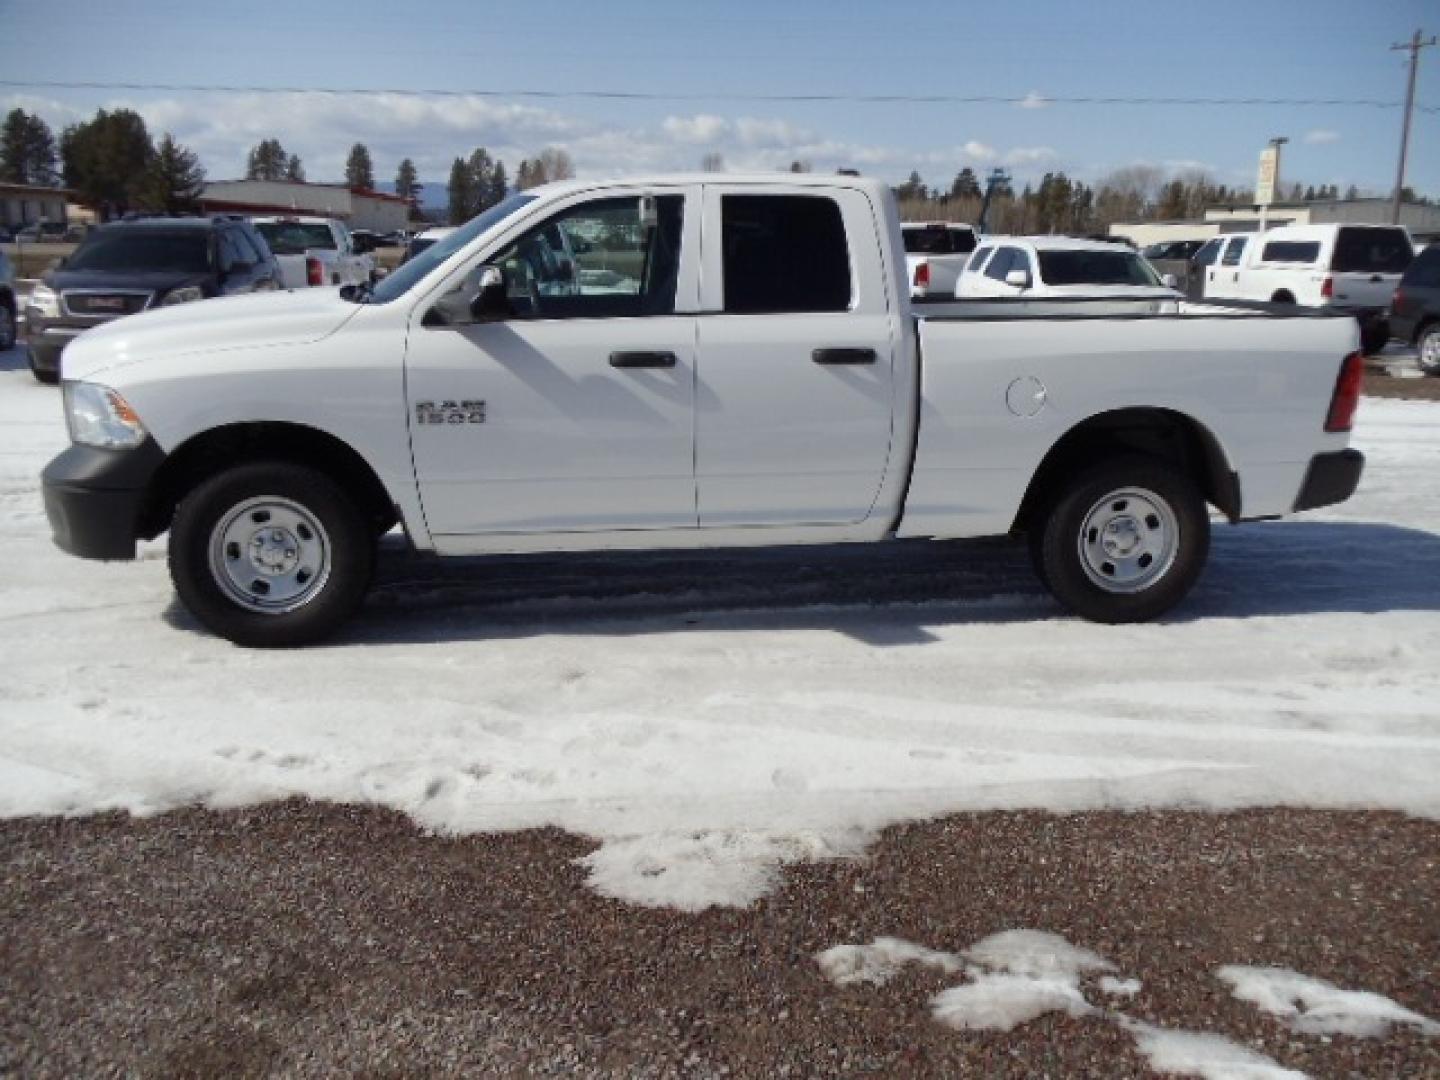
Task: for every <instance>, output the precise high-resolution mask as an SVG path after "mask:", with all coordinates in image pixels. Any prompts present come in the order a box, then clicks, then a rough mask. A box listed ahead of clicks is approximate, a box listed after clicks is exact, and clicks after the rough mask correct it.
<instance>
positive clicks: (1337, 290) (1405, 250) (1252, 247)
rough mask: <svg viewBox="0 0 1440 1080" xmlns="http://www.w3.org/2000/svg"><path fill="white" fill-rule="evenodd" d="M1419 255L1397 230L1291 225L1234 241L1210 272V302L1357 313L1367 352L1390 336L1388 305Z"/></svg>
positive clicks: (1207, 287)
mask: <svg viewBox="0 0 1440 1080" xmlns="http://www.w3.org/2000/svg"><path fill="white" fill-rule="evenodd" d="M1414 257H1415V247H1414V244H1413V243H1412V242H1411V240H1410V234H1409V232H1407V231H1406V230H1405V229H1404V228H1402V227H1401V226H1399V225H1334V224H1330V225H1286V226H1282V227H1280V228H1275V229H1269V230H1267V231H1266V232H1263V233H1260V234H1258V235H1255V236H1251V237H1248V238H1246V237H1231V238H1230V239H1229V240H1228V241H1226V248H1225V250H1224V252H1223V254H1221V255H1220V256H1219V258H1218V259H1212V261H1211V265H1210V266H1209V267H1208V268H1207V272H1206V275H1205V299H1207V300H1232V299H1233V300H1261V301H1270V302H1272V303H1277V304H1299V305H1301V306H1302V307H1312V308H1328V309H1330V310H1333V311H1338V312H1346V313H1348V314H1351V315H1354V316H1355V317H1356V319H1358V320H1359V322H1360V327H1361V344H1362V345H1363V347H1364V349H1365V351H1366V352H1370V353H1375V352H1379V351H1380V350H1381V349H1382V348H1384V347H1385V343H1386V342H1387V341H1388V340H1389V339H1390V327H1389V324H1388V315H1389V310H1390V301H1391V299H1392V298H1393V297H1394V295H1395V289H1396V287H1398V286H1399V284H1400V278H1401V275H1403V274H1404V273H1405V269H1406V267H1408V266H1409V265H1410V261H1411V260H1412V259H1414Z"/></svg>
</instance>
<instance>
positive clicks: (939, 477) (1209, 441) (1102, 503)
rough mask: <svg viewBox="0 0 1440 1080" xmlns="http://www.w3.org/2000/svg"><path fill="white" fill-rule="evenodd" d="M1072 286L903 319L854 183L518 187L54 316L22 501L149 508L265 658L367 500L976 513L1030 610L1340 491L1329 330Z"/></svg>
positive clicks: (467, 543)
mask: <svg viewBox="0 0 1440 1080" xmlns="http://www.w3.org/2000/svg"><path fill="white" fill-rule="evenodd" d="M557 237H558V239H557ZM557 243H559V244H560V250H561V251H562V252H567V253H568V259H570V260H573V264H571V265H567V259H566V258H557V257H556V252H557V247H556V244H557ZM1090 303H1091V301H1089V300H1087V299H1085V298H1083V297H1082V298H1080V299H1076V300H1053V299H1052V300H1046V301H1042V302H1035V303H1033V304H1032V303H1031V302H1029V301H1024V300H1007V299H1003V298H997V299H986V300H977V301H970V302H955V303H952V304H949V305H927V308H926V314H925V315H923V316H917V314H916V311H915V310H912V308H911V305H910V299H909V282H908V281H907V280H906V270H905V257H904V248H903V245H902V240H901V228H900V222H899V220H898V219H897V216H896V212H895V204H894V201H893V197H892V196H891V194H890V192H889V190H888V189H887V188H886V187H885V186H884V184H882V183H881V182H880V181H878V180H871V179H864V178H850V177H821V176H796V175H791V174H786V175H784V176H783V177H754V178H745V177H736V176H721V175H716V174H706V175H704V176H680V177H669V178H663V177H662V178H655V179H630V180H622V181H613V182H604V183H600V182H580V181H571V182H566V183H560V184H553V185H548V186H545V187H541V188H536V189H532V190H530V191H527V192H524V193H521V194H517V195H514V196H512V197H511V198H509V199H507V200H506V201H505V202H503V203H501V204H499V205H498V206H495V207H492V208H491V209H489V210H487V211H485V212H484V213H483V214H481V215H480V216H479V217H477V218H475V219H474V220H472V221H471V222H469V223H468V224H467V225H465V226H464V227H462V228H460V229H458V230H457V231H456V232H454V233H452V234H451V235H450V236H448V237H446V238H445V239H443V240H441V241H440V242H439V243H437V244H436V245H435V246H434V247H431V248H430V249H428V250H426V251H424V252H423V253H421V254H420V255H419V256H417V257H416V258H414V259H412V260H411V261H410V262H408V263H406V264H405V265H404V266H402V267H401V268H400V269H398V270H397V271H396V272H395V273H393V274H391V275H390V276H389V277H388V278H386V279H384V280H383V281H382V282H381V283H380V284H379V285H377V286H375V287H374V288H373V289H367V288H362V289H353V290H334V289H316V290H308V291H299V292H282V293H274V294H269V295H265V296H254V297H240V298H236V299H227V300H221V301H215V302H212V303H206V304H195V305H185V306H181V307H176V308H169V309H164V310H160V311H152V312H146V313H144V314H140V315H136V316H133V317H131V318H126V319H123V320H119V321H117V322H115V323H113V324H110V325H107V326H103V327H100V328H98V329H96V330H93V331H91V332H89V333H87V334H85V335H84V336H82V337H81V338H79V339H78V340H77V341H75V342H74V343H73V344H72V345H71V346H70V347H69V348H68V349H67V350H66V351H65V354H64V359H63V377H64V382H65V408H66V416H67V420H68V423H69V426H70V433H71V438H72V445H71V447H70V448H69V449H68V450H66V451H65V452H63V453H62V454H61V455H59V456H58V457H57V458H56V459H55V460H54V461H52V462H51V463H50V465H49V466H47V468H46V470H45V473H44V493H45V505H46V510H47V513H48V516H49V519H50V522H51V527H52V530H53V533H54V536H55V539H56V542H57V543H58V544H59V545H60V546H61V547H62V548H64V549H65V550H67V551H70V552H72V553H74V554H76V555H80V556H84V557H89V558H100V559H124V558H133V557H134V554H135V549H136V541H137V539H138V538H150V537H155V536H158V535H159V534H160V533H162V532H165V531H166V530H167V529H168V530H169V533H170V569H171V574H172V577H173V579H174V582H175V586H176V589H177V591H178V593H179V596H180V598H181V600H182V601H183V602H184V603H185V605H186V606H187V607H189V609H190V610H191V611H192V612H194V613H195V615H196V616H197V617H198V618H199V619H200V621H201V622H202V623H203V624H204V625H206V626H208V627H210V628H211V629H212V630H214V631H215V632H216V633H219V634H221V635H223V636H225V637H228V638H230V639H231V640H233V641H236V642H239V643H242V644H247V645H259V646H279V645H294V644H300V643H304V642H308V641H313V640H315V639H317V638H320V637H322V636H324V635H326V634H328V633H330V632H332V631H334V630H335V629H336V628H337V627H338V626H339V625H340V624H341V623H342V622H343V621H344V620H345V619H346V618H348V617H349V616H350V615H351V613H352V612H354V611H355V610H356V608H357V607H358V606H359V604H360V603H361V601H362V599H363V597H364V595H365V592H366V589H367V587H368V584H369V581H370V576H371V571H372V568H373V565H374V560H375V558H376V541H377V538H378V537H379V536H380V535H381V534H382V533H384V532H386V531H387V530H389V529H390V528H391V527H392V526H393V525H394V524H395V523H396V522H397V521H399V522H401V523H403V525H404V528H405V532H406V535H407V536H408V537H409V540H410V542H411V543H412V544H413V545H414V546H415V547H416V548H418V549H420V550H423V551H429V552H434V553H436V554H438V555H475V554H483V553H492V552H493V553H499V552H525V551H576V550H596V549H613V548H667V547H668V548H675V547H721V546H756V545H770V544H826V543H835V542H857V543H858V542H882V541H886V542H888V541H897V540H901V539H905V538H917V539H918V538H952V537H973V536H987V535H995V534H1006V533H1013V534H1017V535H1024V536H1027V537H1028V538H1029V543H1030V549H1031V553H1032V556H1033V558H1034V562H1035V566H1036V569H1037V571H1038V573H1039V576H1040V578H1041V579H1042V580H1043V581H1044V583H1045V584H1046V585H1047V586H1048V587H1049V588H1050V590H1051V591H1052V592H1053V593H1054V595H1055V596H1056V597H1057V598H1058V599H1059V600H1060V601H1061V602H1062V603H1063V604H1064V605H1065V606H1066V607H1068V608H1069V609H1071V610H1072V611H1075V612H1077V613H1079V614H1081V615H1083V616H1085V617H1087V618H1090V619H1095V620H1099V621H1104V622H1127V621H1134V620H1140V619H1148V618H1152V617H1154V616H1157V615H1159V614H1161V613H1162V612H1165V611H1167V610H1168V609H1170V608H1171V607H1172V606H1173V605H1174V604H1176V603H1178V602H1179V601H1180V600H1181V599H1182V598H1183V597H1184V596H1185V595H1186V593H1187V592H1188V591H1189V589H1190V587H1191V586H1192V584H1193V583H1194V582H1195V580H1196V578H1197V577H1198V575H1199V574H1200V572H1201V568H1202V567H1203V565H1204V563H1205V560H1206V555H1207V552H1208V549H1209V537H1210V514H1209V510H1208V507H1207V504H1208V505H1209V506H1213V507H1214V508H1216V509H1217V510H1218V511H1219V512H1220V513H1221V514H1223V515H1224V516H1225V517H1227V518H1228V519H1230V520H1231V521H1240V520H1242V519H1249V518H1267V517H1273V516H1276V515H1282V514H1287V513H1290V512H1292V511H1297V510H1305V509H1308V508H1311V507H1317V506H1323V505H1327V504H1330V503H1334V502H1337V501H1340V500H1343V499H1345V498H1348V497H1349V495H1350V494H1351V493H1352V492H1353V490H1354V489H1355V486H1356V484H1357V483H1358V482H1359V477H1360V472H1361V469H1362V465H1363V458H1362V456H1361V455H1360V454H1359V453H1358V452H1356V451H1355V450H1353V449H1350V448H1348V442H1349V434H1348V433H1349V431H1350V428H1351V422H1352V417H1353V413H1354V409H1355V406H1356V403H1357V401H1358V399H1359V392H1360V379H1361V375H1362V368H1361V358H1360V357H1359V355H1358V353H1356V330H1355V324H1354V322H1353V320H1350V319H1344V318H1331V317H1326V316H1311V317H1302V316H1291V317H1286V316H1283V315H1275V316H1273V317H1272V316H1267V315H1266V314H1264V313H1257V312H1254V311H1226V310H1222V309H1213V308H1206V307H1204V306H1194V307H1187V308H1186V309H1185V310H1183V311H1176V312H1175V313H1174V314H1164V315H1147V314H1145V313H1144V312H1143V309H1141V310H1138V311H1137V312H1136V313H1132V314H1124V315H1120V316H1114V315H1103V314H1096V313H1095V312H1094V311H1092V310H1090V309H1089V307H1088V305H1090ZM1105 303H1107V304H1108V305H1110V307H1111V308H1113V305H1114V301H1113V300H1107V301H1105ZM1274 569H1275V573H1276V575H1277V576H1283V573H1284V568H1283V567H1278V566H1277V567H1275V568H1274Z"/></svg>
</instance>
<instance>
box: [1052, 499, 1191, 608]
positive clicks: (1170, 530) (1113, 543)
mask: <svg viewBox="0 0 1440 1080" xmlns="http://www.w3.org/2000/svg"><path fill="white" fill-rule="evenodd" d="M1077 542H1078V551H1079V555H1080V566H1081V567H1082V568H1083V569H1084V571H1085V576H1086V577H1088V578H1089V579H1090V581H1091V582H1092V583H1093V584H1094V585H1096V586H1097V587H1099V588H1101V589H1103V590H1105V591H1106V592H1109V593H1137V592H1142V591H1144V590H1145V589H1148V588H1149V587H1150V586H1151V585H1154V584H1155V582H1157V581H1159V580H1160V579H1161V578H1162V577H1164V576H1165V574H1166V573H1168V572H1169V570H1170V567H1172V566H1173V565H1174V564H1175V556H1176V555H1177V554H1178V552H1179V550H1180V523H1179V521H1178V520H1177V519H1176V517H1175V511H1174V510H1172V509H1171V508H1170V504H1169V503H1168V502H1166V501H1165V500H1164V499H1162V498H1161V497H1160V496H1159V495H1156V494H1155V493H1154V492H1153V491H1147V490H1146V489H1144V488H1133V487H1129V488H1121V489H1119V490H1118V491H1112V492H1111V493H1110V494H1108V495H1106V496H1105V497H1104V498H1103V499H1099V500H1097V501H1096V502H1095V505H1093V506H1092V507H1090V510H1089V511H1088V512H1087V513H1086V514H1085V517H1084V518H1083V519H1082V522H1081V525H1080V535H1079V536H1078V537H1077Z"/></svg>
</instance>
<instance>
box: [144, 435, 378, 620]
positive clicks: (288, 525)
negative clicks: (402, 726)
mask: <svg viewBox="0 0 1440 1080" xmlns="http://www.w3.org/2000/svg"><path fill="white" fill-rule="evenodd" d="M374 562H375V539H374V536H373V530H372V529H371V528H370V525H369V523H368V522H367V520H366V518H365V516H364V515H363V514H362V513H361V512H360V510H359V508H358V507H357V506H356V505H355V503H354V501H353V500H352V499H351V498H350V497H349V496H348V495H347V494H346V493H345V491H344V489H343V488H341V487H340V485H339V484H337V483H336V482H335V481H334V480H332V479H331V478H330V477H329V476H328V475H326V474H325V473H322V472H319V471H317V470H315V469H310V468H307V467H305V466H301V465H292V464H290V463H288V462H278V461H277V462H256V463H252V464H248V465H240V466H237V467H236V468H233V469H228V470H226V471H225V472H222V473H219V474H217V475H215V476H213V477H211V478H210V479H208V480H206V481H204V482H203V483H201V484H200V485H199V486H198V487H196V488H195V489H194V490H193V491H191V492H190V494H188V495H187V496H186V497H185V498H184V499H182V500H181V502H180V505H179V506H178V507H177V508H176V510H175V519H174V521H173V523H172V524H171V527H170V576H171V579H172V580H173V581H174V582H175V590H176V592H178V593H179V594H180V599H181V601H182V602H183V603H184V604H185V606H186V607H187V608H189V609H190V611H191V612H192V613H193V614H194V615H195V617H196V618H197V619H199V620H200V621H201V622H202V623H203V624H204V625H205V626H206V627H207V628H209V629H210V630H212V631H214V632H215V633H217V634H219V635H220V636H221V637H224V638H228V639H230V640H231V641H233V642H235V643H236V644H237V645H248V646H253V647H258V648H283V647H287V646H294V645H304V644H308V643H309V642H312V641H317V640H319V639H320V638H323V637H325V636H327V635H329V634H331V633H333V632H334V630H335V629H336V628H337V627H339V626H340V624H341V623H343V622H344V621H345V620H346V619H348V618H349V617H350V616H351V615H352V614H353V613H354V611H355V609H356V608H357V607H358V606H359V604H360V601H361V600H362V599H363V598H364V596H365V591H366V589H367V588H368V586H369V583H370V575H371V570H372V569H373V567H374Z"/></svg>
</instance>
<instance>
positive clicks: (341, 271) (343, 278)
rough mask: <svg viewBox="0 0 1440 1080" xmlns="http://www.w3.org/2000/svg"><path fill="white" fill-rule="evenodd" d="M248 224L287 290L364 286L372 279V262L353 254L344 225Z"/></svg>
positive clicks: (280, 220)
mask: <svg viewBox="0 0 1440 1080" xmlns="http://www.w3.org/2000/svg"><path fill="white" fill-rule="evenodd" d="M251 220H252V221H253V222H254V225H255V228H256V229H258V230H259V232H260V235H261V236H263V237H265V242H266V243H267V244H269V245H270V250H271V251H272V252H274V253H275V258H276V260H277V261H278V262H279V263H280V272H281V274H283V275H284V280H285V287H286V288H287V289H304V288H307V287H311V286H316V285H365V284H368V283H369V282H371V281H373V280H374V279H375V260H374V259H373V258H372V257H371V256H370V255H369V254H367V253H361V252H358V251H356V249H355V243H354V241H353V240H352V239H351V238H350V230H349V229H347V228H346V227H345V223H344V222H343V221H335V220H333V219H331V218H323V217H295V216H285V217H257V218H252V219H251Z"/></svg>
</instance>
